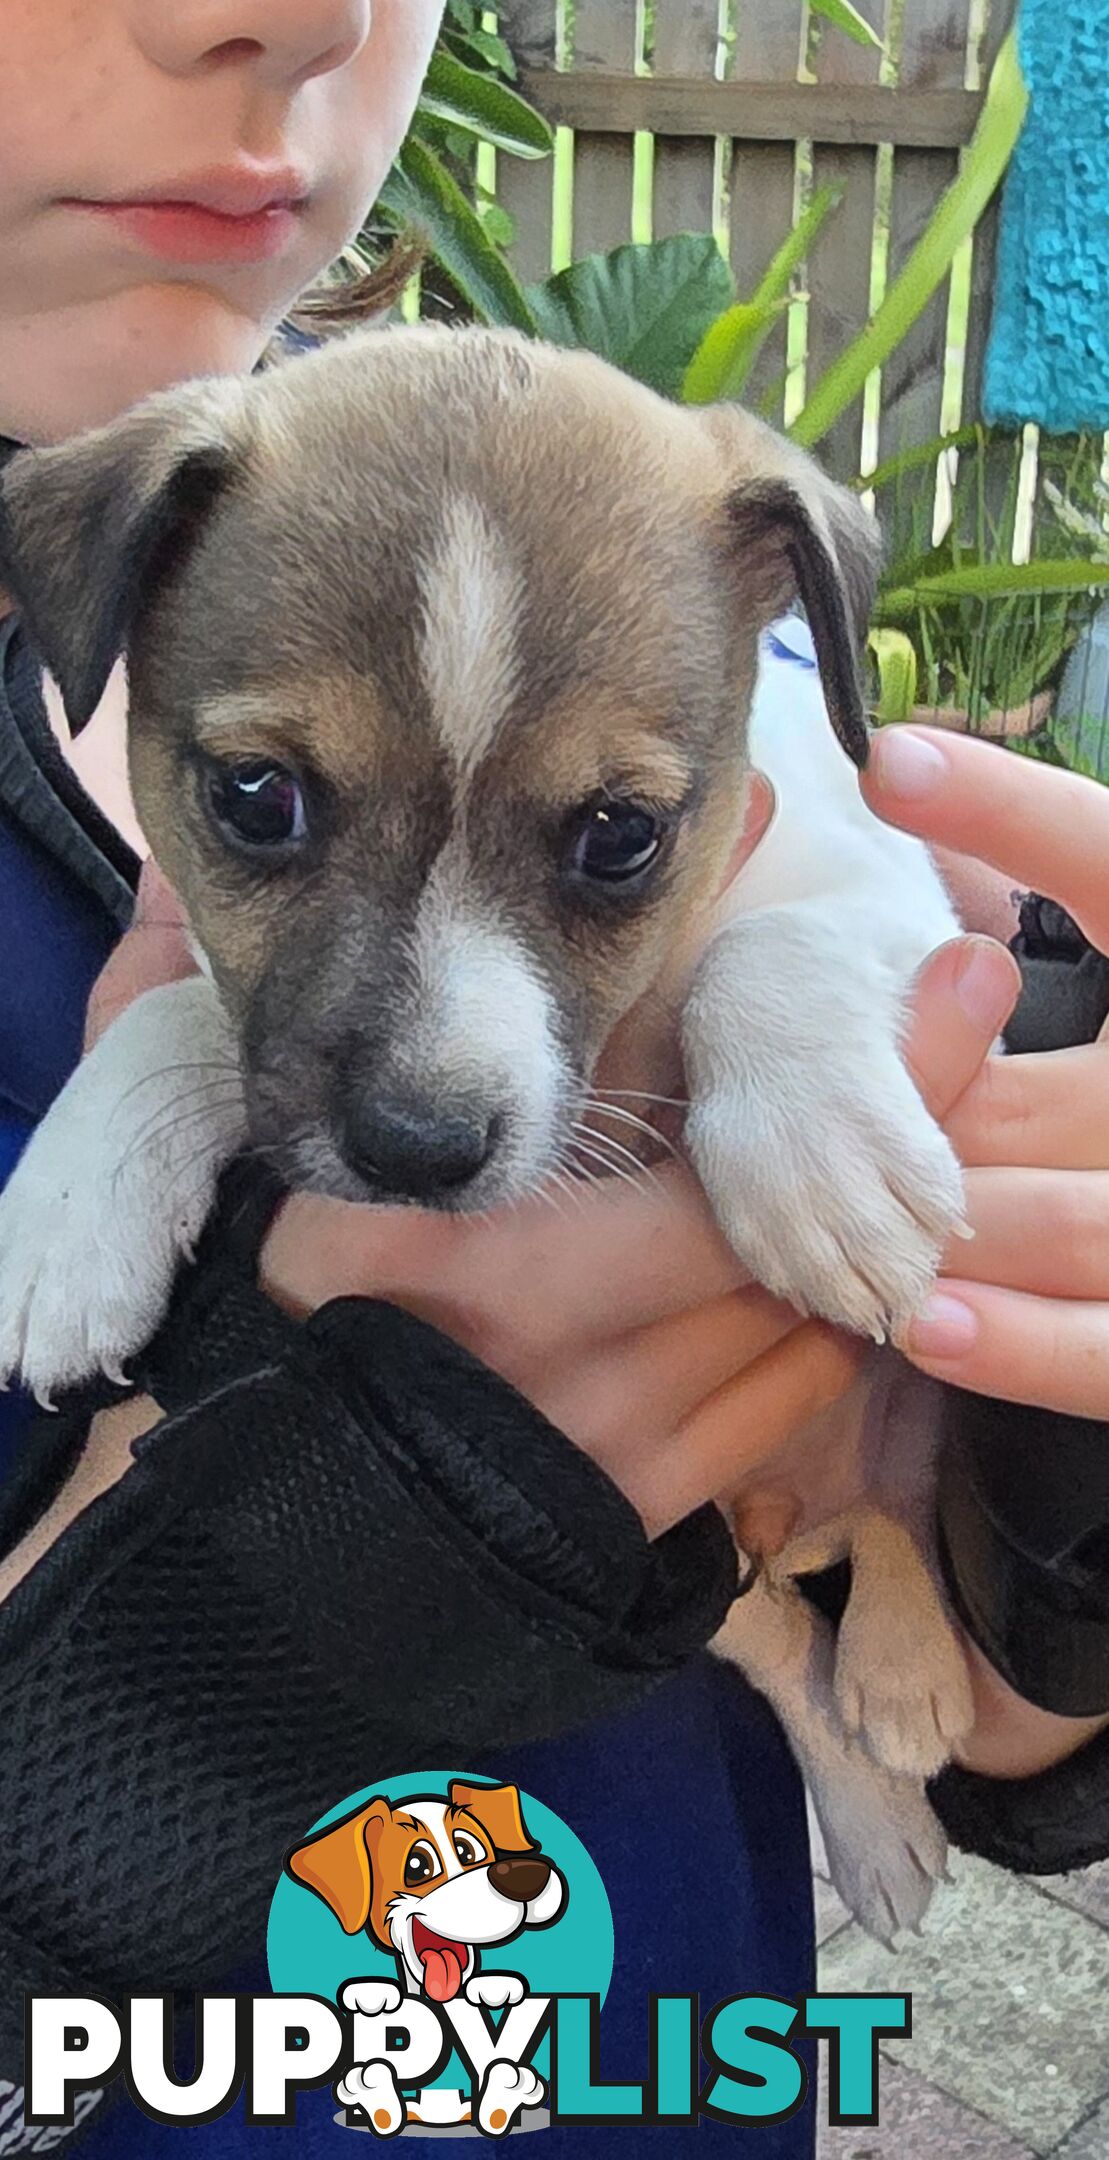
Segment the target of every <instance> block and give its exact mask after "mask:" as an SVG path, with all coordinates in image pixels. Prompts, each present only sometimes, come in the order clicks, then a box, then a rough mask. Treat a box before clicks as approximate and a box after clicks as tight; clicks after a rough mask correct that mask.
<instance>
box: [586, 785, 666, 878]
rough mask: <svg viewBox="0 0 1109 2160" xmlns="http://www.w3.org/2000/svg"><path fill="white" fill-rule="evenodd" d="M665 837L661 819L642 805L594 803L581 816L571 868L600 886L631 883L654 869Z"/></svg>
mask: <svg viewBox="0 0 1109 2160" xmlns="http://www.w3.org/2000/svg"><path fill="white" fill-rule="evenodd" d="M664 838H665V827H664V825H663V821H662V819H661V818H660V817H658V816H657V815H656V814H655V812H654V811H653V810H646V809H644V807H643V805H642V804H641V803H632V802H597V803H593V804H591V805H590V806H589V807H588V808H587V809H586V810H583V811H581V812H580V813H579V816H578V819H577V822H576V825H575V828H574V832H573V835H572V838H571V842H570V868H571V870H572V871H573V872H574V874H575V875H576V876H577V877H580V878H588V879H590V881H591V882H593V883H595V884H598V885H624V884H629V883H630V882H631V880H632V879H633V878H638V877H642V876H643V874H644V872H645V871H647V870H649V869H650V868H651V865H652V863H654V862H655V861H656V859H657V857H658V855H659V854H660V853H661V850H662V843H663V840H664Z"/></svg>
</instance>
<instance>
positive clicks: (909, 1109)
mask: <svg viewBox="0 0 1109 2160" xmlns="http://www.w3.org/2000/svg"><path fill="white" fill-rule="evenodd" d="M807 1055H808V1053H807V1052H806V1051H804V1050H800V1051H799V1052H798V1062H796V1063H794V1062H792V1061H791V1064H790V1068H789V1071H788V1074H784V1073H783V1070H782V1067H781V1064H780V1063H779V1064H777V1065H775V1063H774V1062H773V1061H772V1062H770V1063H769V1064H768V1067H767V1070H766V1071H765V1073H764V1074H761V1075H760V1076H759V1078H758V1079H755V1078H753V1077H751V1075H750V1074H748V1076H747V1077H746V1079H744V1080H743V1082H742V1084H741V1083H739V1082H738V1081H737V1083H736V1085H735V1086H734V1087H733V1088H727V1089H723V1090H722V1089H720V1088H717V1089H716V1090H715V1091H714V1092H712V1093H710V1094H708V1095H705V1096H702V1097H700V1098H699V1099H696V1100H695V1102H694V1107H693V1109H692V1111H691V1113H690V1117H689V1122H688V1126H687V1139H688V1143H689V1148H690V1152H691V1154H692V1156H693V1160H694V1162H695V1163H696V1166H697V1169H698V1170H699V1172H700V1174H701V1178H702V1181H703V1183H704V1185H705V1188H706V1191H707V1192H708V1195H709V1198H710V1200H711V1201H712V1204H713V1208H714V1210H715V1213H716V1216H717V1219H718V1221H719V1223H720V1226H721V1228H722V1229H723V1231H724V1234H725V1236H726V1237H727V1238H728V1241H729V1243H730V1244H731V1246H732V1247H733V1249H734V1251H735V1252H736V1253H737V1254H738V1255H739V1257H740V1259H741V1260H743V1261H744V1263H745V1264H746V1266H747V1267H749V1268H750V1270H751V1272H752V1274H753V1275H754V1276H755V1278H756V1280H757V1281H759V1282H761V1283H763V1284H765V1286H766V1288H767V1289H768V1290H772V1291H774V1292H775V1294H776V1295H777V1296H779V1297H783V1298H786V1299H788V1301H789V1302H790V1303H791V1304H793V1305H796V1306H799V1307H800V1309H801V1310H802V1311H804V1312H808V1313H812V1314H815V1315H818V1316H820V1317H821V1318H823V1319H827V1320H832V1321H834V1322H836V1323H837V1324H838V1325H839V1326H842V1327H848V1328H851V1329H853V1330H854V1331H855V1332H857V1333H859V1334H864V1335H871V1336H873V1337H874V1338H875V1339H876V1340H878V1341H881V1340H883V1339H884V1338H885V1336H886V1335H887V1334H888V1333H890V1332H891V1331H892V1332H894V1333H896V1332H898V1331H899V1330H900V1329H902V1328H903V1327H904V1326H906V1324H907V1323H908V1321H909V1320H910V1319H911V1318H912V1316H913V1314H914V1313H916V1312H918V1311H919V1310H920V1307H921V1305H922V1304H923V1303H924V1301H925V1299H926V1298H927V1296H928V1293H929V1291H930V1290H931V1287H932V1284H933V1281H934V1279H935V1274H936V1269H937V1267H938V1264H939V1260H940V1255H941V1253H942V1251H943V1247H944V1244H945V1243H946V1240H947V1238H948V1237H949V1235H950V1234H951V1232H952V1230H953V1229H954V1228H955V1227H956V1226H957V1224H958V1223H959V1221H960V1218H961V1215H962V1178H961V1174H960V1171H959V1166H958V1163H957V1161H956V1158H955V1155H954V1153H953V1151H952V1149H951V1147H950V1146H949V1144H948V1141H947V1140H946V1138H945V1136H944V1135H943V1133H942V1132H941V1131H940V1130H939V1128H938V1126H937V1125H935V1124H934V1122H933V1120H932V1119H931V1117H930V1116H929V1115H928V1112H927V1111H926V1109H925V1107H924V1104H923V1103H922V1101H921V1099H920V1097H919V1095H918V1094H917V1092H916V1089H915V1088H914V1087H913V1084H912V1082H911V1080H910V1079H909V1076H908V1074H907V1072H906V1071H905V1068H904V1066H903V1065H902V1063H901V1060H900V1057H899V1056H898V1054H897V1050H896V1047H895V1045H894V1044H893V1042H892V1041H890V1040H889V1039H888V1037H887V1036H886V1035H885V1034H884V1033H881V1032H879V1033H877V1034H876V1035H874V1036H873V1037H871V1038H868V1037H867V1036H866V1034H865V1032H864V1033H862V1034H861V1035H859V1036H857V1037H856V1039H855V1040H854V1041H849V1042H845V1041H837V1042H831V1043H828V1044H827V1045H826V1046H825V1048H824V1050H823V1053H822V1055H821V1057H820V1059H819V1060H818V1061H815V1062H813V1063H811V1064H809V1065H808V1066H806V1065H805V1064H804V1063H803V1062H801V1061H802V1060H804V1059H805V1058H806V1057H807Z"/></svg>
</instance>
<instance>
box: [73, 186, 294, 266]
mask: <svg viewBox="0 0 1109 2160" xmlns="http://www.w3.org/2000/svg"><path fill="white" fill-rule="evenodd" d="M74 207H75V208H77V209H80V210H83V211H84V212H85V213H86V214H87V215H88V216H90V217H93V218H96V219H98V220H102V221H103V222H104V223H105V224H107V225H109V226H110V227H111V228H112V229H113V230H114V231H115V232H116V233H118V234H120V235H121V236H123V237H125V238H126V239H129V240H131V241H134V242H135V243H137V245H138V246H139V247H140V248H142V249H143V250H144V252H146V253H147V254H150V255H155V256H158V257H159V258H160V259H161V260H162V261H163V262H169V263H244V264H246V263H258V262H270V261H272V260H273V259H274V258H275V257H277V256H279V255H282V254H284V253H285V251H286V249H287V248H288V247H289V245H290V243H291V241H292V240H293V238H294V236H295V234H296V231H297V228H298V225H299V223H300V216H301V212H302V209H303V203H300V202H293V201H290V200H288V199H284V200H282V199H277V200H274V201H272V202H270V203H268V204H266V205H265V206H263V207H262V208H259V209H256V210H250V211H245V212H229V211H226V210H219V209H213V208H211V207H210V206H209V205H208V204H207V203H201V202H194V201H190V200H187V199H185V200H181V201H146V202H143V201H136V202H84V201H78V202H76V203H75V204H74Z"/></svg>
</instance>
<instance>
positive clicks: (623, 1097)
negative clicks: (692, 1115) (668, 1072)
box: [591, 1088, 689, 1110]
mask: <svg viewBox="0 0 1109 2160" xmlns="http://www.w3.org/2000/svg"><path fill="white" fill-rule="evenodd" d="M591 1092H592V1094H593V1096H594V1098H596V1097H598V1096H601V1095H612V1096H615V1097H616V1098H617V1100H619V1101H620V1102H649V1103H662V1104H663V1105H664V1106H665V1108H666V1109H667V1110H688V1108H689V1098H688V1096H684V1095H651V1094H649V1093H648V1092H647V1090H646V1088H593V1089H592V1091H591Z"/></svg>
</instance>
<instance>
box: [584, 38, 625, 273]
mask: <svg viewBox="0 0 1109 2160" xmlns="http://www.w3.org/2000/svg"><path fill="white" fill-rule="evenodd" d="M636 28H637V26H636V4H635V0H577V4H576V6H575V9H574V51H573V66H574V70H575V73H579V74H587V73H589V72H590V70H592V69H598V68H600V69H606V70H611V69H615V70H616V71H617V72H618V73H620V74H624V75H632V74H634V71H635V53H636ZM633 184H634V142H633V139H632V137H631V136H619V135H594V134H586V133H584V132H583V133H580V134H579V135H578V137H577V140H576V143H575V147H574V253H575V255H591V254H593V253H594V252H595V251H596V250H598V249H606V248H615V247H620V246H622V245H623V243H624V242H625V241H626V240H630V239H631V233H632V189H633Z"/></svg>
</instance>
